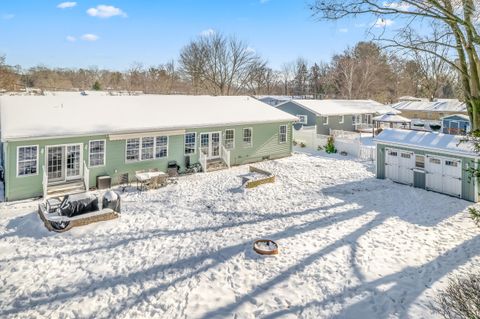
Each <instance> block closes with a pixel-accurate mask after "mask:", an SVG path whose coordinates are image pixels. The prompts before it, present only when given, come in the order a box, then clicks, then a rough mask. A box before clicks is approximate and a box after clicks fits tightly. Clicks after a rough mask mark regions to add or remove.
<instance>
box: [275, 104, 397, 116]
mask: <svg viewBox="0 0 480 319" xmlns="http://www.w3.org/2000/svg"><path fill="white" fill-rule="evenodd" d="M293 102H294V103H296V104H297V105H299V106H301V107H304V108H306V109H308V110H310V111H312V112H313V113H315V114H317V115H319V116H330V115H351V114H368V113H378V114H384V113H388V112H398V111H396V110H394V109H392V108H390V107H389V106H387V105H383V104H381V103H378V102H376V101H373V100H293ZM286 103H288V102H286ZM278 106H280V105H278ZM278 106H277V107H278Z"/></svg>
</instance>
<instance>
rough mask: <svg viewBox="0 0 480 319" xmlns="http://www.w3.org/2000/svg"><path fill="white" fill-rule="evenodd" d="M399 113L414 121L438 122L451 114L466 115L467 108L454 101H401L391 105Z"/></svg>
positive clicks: (463, 104)
mask: <svg viewBox="0 0 480 319" xmlns="http://www.w3.org/2000/svg"><path fill="white" fill-rule="evenodd" d="M391 106H392V107H393V108H394V109H396V110H398V111H401V112H402V115H403V116H405V117H408V118H409V119H412V120H415V119H419V120H433V121H440V120H441V119H442V118H443V117H445V116H447V115H453V114H463V115H467V106H466V104H465V103H464V102H461V101H459V100H456V99H435V100H433V101H430V100H428V99H417V100H403V101H399V102H397V103H395V104H392V105H391Z"/></svg>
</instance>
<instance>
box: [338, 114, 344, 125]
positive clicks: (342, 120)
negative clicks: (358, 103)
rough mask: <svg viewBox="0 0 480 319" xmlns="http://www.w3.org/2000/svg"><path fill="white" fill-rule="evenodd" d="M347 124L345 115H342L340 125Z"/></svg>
mask: <svg viewBox="0 0 480 319" xmlns="http://www.w3.org/2000/svg"><path fill="white" fill-rule="evenodd" d="M343 123H345V115H340V121H338V124H343Z"/></svg>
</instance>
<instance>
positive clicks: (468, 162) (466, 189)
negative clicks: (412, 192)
mask: <svg viewBox="0 0 480 319" xmlns="http://www.w3.org/2000/svg"><path fill="white" fill-rule="evenodd" d="M385 148H395V149H399V150H405V151H411V152H414V153H415V154H418V155H433V156H440V157H451V158H455V159H459V160H462V198H463V199H465V200H468V201H472V202H476V201H477V195H478V194H475V192H476V187H475V179H473V178H471V177H470V174H469V173H468V171H467V170H468V168H470V167H474V166H475V160H474V159H471V158H468V157H462V156H456V155H451V154H444V153H438V152H431V151H427V150H419V149H414V148H409V147H402V146H396V145H395V146H394V145H386V144H380V143H378V144H377V178H380V179H384V178H385ZM478 163H479V162H478V161H477V165H478ZM423 175H425V174H423ZM417 178H420V177H417ZM414 179H415V176H414ZM421 182H422V181H421V180H419V179H418V180H417V183H418V184H416V185H418V187H421ZM423 183H424V185H425V182H424V181H423ZM476 183H478V181H476ZM424 187H425V186H424Z"/></svg>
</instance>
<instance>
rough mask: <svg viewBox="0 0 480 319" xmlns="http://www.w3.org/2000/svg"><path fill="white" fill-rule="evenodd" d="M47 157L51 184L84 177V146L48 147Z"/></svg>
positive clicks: (48, 175)
mask: <svg viewBox="0 0 480 319" xmlns="http://www.w3.org/2000/svg"><path fill="white" fill-rule="evenodd" d="M46 157H47V158H46V161H47V177H48V182H49V183H54V182H64V181H67V180H72V179H79V178H81V177H82V175H83V166H82V144H70V145H54V146H47V154H46Z"/></svg>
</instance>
